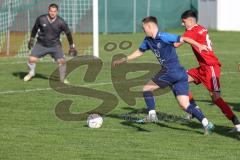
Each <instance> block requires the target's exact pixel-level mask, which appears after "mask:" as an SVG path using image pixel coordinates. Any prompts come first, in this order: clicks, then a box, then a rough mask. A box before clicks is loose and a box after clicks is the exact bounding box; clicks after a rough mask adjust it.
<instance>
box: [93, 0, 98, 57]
mask: <svg viewBox="0 0 240 160" xmlns="http://www.w3.org/2000/svg"><path fill="white" fill-rule="evenodd" d="M98 14H99V12H98V0H93V55H94V56H95V57H99V18H98V17H99V16H98Z"/></svg>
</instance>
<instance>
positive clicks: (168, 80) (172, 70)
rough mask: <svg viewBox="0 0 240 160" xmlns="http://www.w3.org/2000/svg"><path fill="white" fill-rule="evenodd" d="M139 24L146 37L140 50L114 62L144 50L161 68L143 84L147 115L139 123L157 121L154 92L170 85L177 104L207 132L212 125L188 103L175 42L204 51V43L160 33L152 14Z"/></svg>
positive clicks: (183, 75)
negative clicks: (148, 52)
mask: <svg viewBox="0 0 240 160" xmlns="http://www.w3.org/2000/svg"><path fill="white" fill-rule="evenodd" d="M142 27H143V30H144V32H145V34H146V37H145V39H144V40H143V42H142V44H141V45H140V47H139V49H138V50H136V51H135V52H133V53H132V54H130V55H129V56H127V57H126V58H121V59H118V60H116V61H114V62H113V66H117V65H119V64H121V63H124V62H127V61H130V60H133V59H136V58H138V57H140V56H142V55H144V52H145V51H147V50H151V51H152V52H153V53H154V55H155V56H156V58H157V60H158V61H159V63H160V65H161V67H162V69H161V70H160V71H159V72H158V73H157V74H156V75H155V76H154V77H153V78H152V80H150V81H149V82H148V83H147V84H145V86H144V87H143V96H144V99H145V102H146V105H147V109H148V115H147V116H146V118H144V119H141V120H139V121H138V122H139V123H146V122H157V121H158V118H157V114H156V111H155V99H154V96H153V91H154V90H156V89H163V88H166V87H167V86H171V88H172V91H173V93H174V95H175V97H176V99H177V101H178V103H179V105H180V107H181V108H182V109H183V110H184V111H186V112H187V113H191V114H192V115H194V116H195V117H196V118H197V119H198V120H199V121H200V122H201V123H202V125H203V127H204V134H206V135H207V134H209V133H210V132H211V131H212V129H213V128H214V126H213V124H212V123H211V122H209V121H208V119H207V118H206V117H205V116H204V115H203V113H202V112H201V111H200V110H198V109H196V108H195V106H193V105H192V104H190V103H189V97H188V91H189V88H188V76H187V73H186V71H185V69H184V68H183V67H182V66H181V65H180V63H179V60H178V57H177V54H176V50H175V47H174V45H173V44H174V43H175V42H187V43H190V44H192V45H195V46H197V47H198V48H199V50H207V46H205V45H201V44H199V43H197V42H196V41H194V40H192V39H190V38H187V37H181V36H178V35H174V34H169V33H165V32H160V31H159V29H158V22H157V18H156V17H153V16H149V17H145V18H144V19H143V20H142Z"/></svg>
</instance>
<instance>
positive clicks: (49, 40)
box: [31, 14, 70, 47]
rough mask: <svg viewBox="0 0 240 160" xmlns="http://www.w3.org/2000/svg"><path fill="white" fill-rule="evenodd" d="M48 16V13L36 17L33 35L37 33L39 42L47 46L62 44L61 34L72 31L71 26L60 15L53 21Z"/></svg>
mask: <svg viewBox="0 0 240 160" xmlns="http://www.w3.org/2000/svg"><path fill="white" fill-rule="evenodd" d="M47 16H48V15H47V14H45V15H41V16H39V17H38V18H37V19H36V22H35V25H34V26H33V29H32V34H31V37H35V36H36V34H37V40H38V43H40V44H42V45H43V46H45V47H53V46H57V45H60V44H61V42H60V34H61V33H62V32H65V34H68V33H70V30H69V27H68V25H67V23H66V22H65V21H64V20H63V19H62V18H61V17H60V16H57V17H56V19H55V20H54V21H53V22H50V21H49V20H48V17H47Z"/></svg>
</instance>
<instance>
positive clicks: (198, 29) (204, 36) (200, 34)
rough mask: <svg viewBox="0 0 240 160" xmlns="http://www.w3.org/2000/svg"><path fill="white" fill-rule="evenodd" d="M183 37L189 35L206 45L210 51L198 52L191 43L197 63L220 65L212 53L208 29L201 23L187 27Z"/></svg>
mask: <svg viewBox="0 0 240 160" xmlns="http://www.w3.org/2000/svg"><path fill="white" fill-rule="evenodd" d="M183 37H189V38H191V39H193V40H195V41H196V42H198V43H200V44H202V45H206V46H208V48H209V49H210V51H208V52H207V51H202V52H201V53H200V51H199V49H198V47H196V46H194V45H191V46H192V49H193V52H194V54H195V56H196V57H197V60H198V63H199V65H200V66H202V65H209V66H214V65H219V66H221V64H220V62H219V61H218V58H217V56H216V55H215V54H214V52H213V50H212V47H211V41H210V39H209V35H208V30H207V29H206V28H204V27H203V26H201V25H198V24H196V25H195V26H193V27H192V28H190V29H187V30H186V31H185V33H184V34H183Z"/></svg>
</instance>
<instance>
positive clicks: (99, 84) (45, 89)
mask: <svg viewBox="0 0 240 160" xmlns="http://www.w3.org/2000/svg"><path fill="white" fill-rule="evenodd" d="M122 83H123V82H122ZM109 84H112V82H105V83H95V84H86V85H80V86H76V87H90V86H102V85H109ZM47 90H54V89H52V88H34V89H24V90H8V91H0V94H11V93H27V92H35V91H47Z"/></svg>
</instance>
